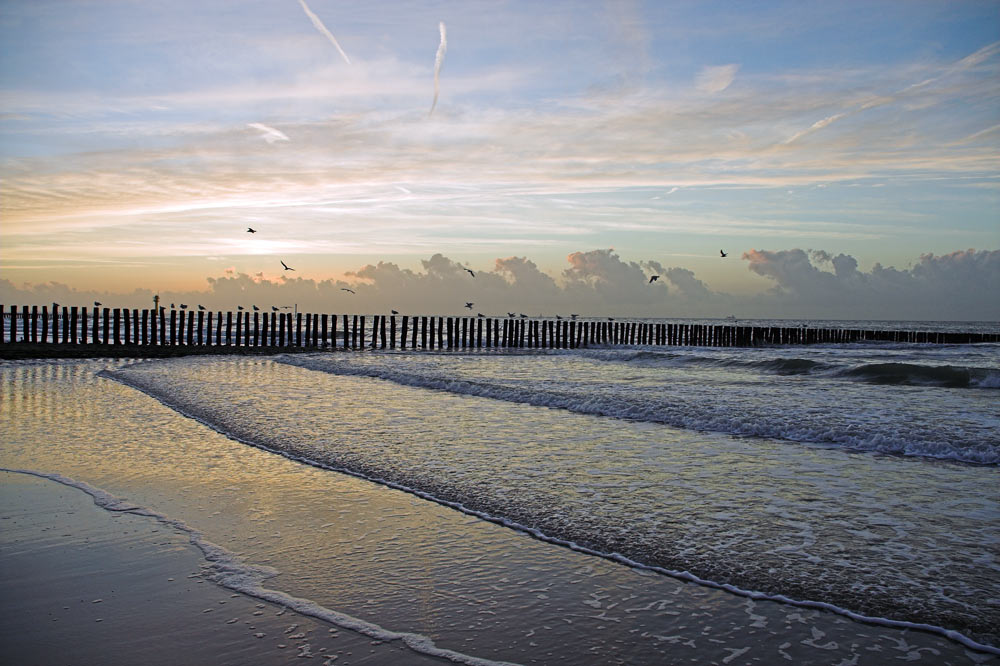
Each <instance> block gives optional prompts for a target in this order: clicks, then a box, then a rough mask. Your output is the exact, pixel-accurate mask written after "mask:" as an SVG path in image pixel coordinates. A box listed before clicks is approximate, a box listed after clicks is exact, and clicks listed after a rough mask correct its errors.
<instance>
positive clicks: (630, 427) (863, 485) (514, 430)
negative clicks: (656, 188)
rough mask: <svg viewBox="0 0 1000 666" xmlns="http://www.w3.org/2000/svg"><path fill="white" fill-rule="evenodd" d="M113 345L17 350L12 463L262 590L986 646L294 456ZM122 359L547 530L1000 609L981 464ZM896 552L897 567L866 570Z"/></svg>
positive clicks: (477, 610) (906, 645) (944, 618)
mask: <svg viewBox="0 0 1000 666" xmlns="http://www.w3.org/2000/svg"><path fill="white" fill-rule="evenodd" d="M105 365H108V364H104V363H100V362H77V363H62V364H30V363H23V364H4V365H3V366H2V373H3V384H2V387H0V399H2V400H0V404H2V408H3V413H4V415H5V418H4V419H3V423H2V430H0V433H2V435H3V437H2V439H3V445H2V448H0V451H2V459H0V462H2V464H3V466H5V467H27V468H32V469H40V470H42V471H49V472H59V473H62V474H66V475H68V476H72V477H74V478H79V479H80V480H83V481H86V482H87V483H91V484H93V485H96V486H99V487H101V488H104V489H106V490H108V491H109V492H112V493H114V494H116V495H119V496H123V497H126V498H127V499H128V500H130V501H132V502H136V503H138V504H141V505H143V506H149V507H153V508H155V509H156V510H157V511H160V512H162V513H164V514H166V515H169V516H172V517H176V518H178V519H181V520H184V521H185V522H187V523H188V524H190V525H192V526H193V527H195V528H197V529H199V530H201V531H203V532H204V533H205V534H206V536H207V537H208V538H210V539H211V540H212V541H214V542H215V543H218V544H220V545H221V546H223V547H225V548H227V549H229V550H230V551H232V552H233V553H237V554H238V555H239V556H240V557H241V558H244V559H245V560H246V561H247V562H249V563H253V564H256V565H268V566H272V567H275V568H276V569H277V570H279V571H280V572H281V573H280V574H279V575H278V576H277V577H276V578H273V579H269V580H267V581H265V584H266V585H267V586H269V587H271V588H275V589H279V590H282V591H284V592H287V593H289V594H293V595H296V596H298V597H302V598H306V599H310V600H312V601H314V602H316V603H317V604H320V605H322V606H324V607H326V608H332V609H336V610H337V611H338V612H341V613H346V614H348V615H351V616H353V617H356V618H362V619H365V620H369V621H372V622H375V623H377V624H378V625H380V626H383V627H388V628H391V629H392V630H396V631H413V632H418V633H420V634H423V635H426V636H429V637H431V638H433V640H434V641H435V643H436V644H438V645H441V646H445V647H447V648H449V649H453V650H457V651H459V652H463V653H470V654H475V655H477V656H479V657H485V658H490V659H504V660H512V661H521V662H527V661H532V660H538V661H540V662H548V663H559V662H564V663H626V662H627V663H685V662H691V663H706V662H708V661H712V660H715V661H718V662H722V661H724V660H725V659H726V658H727V657H731V658H732V659H731V660H730V662H731V661H732V660H733V659H739V661H737V663H740V662H741V661H743V660H746V661H749V660H750V659H752V658H758V659H761V660H763V661H766V662H768V663H774V662H776V661H778V660H781V661H785V660H787V659H791V660H794V662H796V663H824V664H825V663H839V662H841V661H843V662H844V663H880V661H879V660H878V657H880V656H881V657H884V656H885V655H892V656H903V657H910V658H917V659H920V658H922V659H926V660H927V661H928V663H970V662H974V661H976V660H979V659H986V658H987V655H982V654H978V653H969V652H967V651H966V650H965V649H964V648H963V647H962V646H961V645H959V644H958V643H954V642H951V641H948V640H945V639H943V638H940V637H935V636H932V635H929V634H925V633H922V632H912V631H900V630H897V629H890V628H887V627H880V626H871V625H866V624H859V623H856V622H853V621H850V620H848V619H846V618H843V617H837V616H834V615H831V614H829V613H825V612H821V611H817V610H813V609H804V608H796V607H794V606H788V605H782V604H777V603H772V602H763V601H752V600H749V599H746V598H741V597H737V596H734V595H732V594H729V593H727V592H724V591H721V590H716V589H710V588H706V587H704V586H698V585H692V584H685V583H681V582H678V581H676V580H674V579H672V578H670V577H668V576H663V575H658V574H652V573H648V572H642V571H638V570H635V569H630V568H628V567H624V566H621V565H620V564H616V563H613V562H608V561H606V560H603V559H599V558H595V557H592V556H588V555H584V554H579V553H573V552H572V551H570V550H568V549H566V548H562V547H559V546H555V545H552V544H549V543H545V542H542V541H538V540H535V539H531V538H529V537H527V536H525V535H524V534H519V533H517V532H514V531H512V530H510V529H507V528H504V527H501V526H497V525H493V524H490V523H488V522H484V521H482V520H479V519H477V518H474V517H470V516H468V515H465V514H462V513H459V512H457V511H454V510H453V509H448V508H445V507H442V506H439V505H436V504H432V503H430V502H427V501H425V500H423V499H420V498H418V497H415V496H413V495H410V494H405V493H401V492H398V491H393V490H389V489H386V488H385V487H383V486H378V485H373V484H370V483H368V482H365V481H362V480H360V479H356V478H351V477H348V476H344V475H342V474H337V473H333V472H330V471H326V470H322V469H317V468H314V467H308V466H306V465H303V464H301V463H297V462H293V461H291V460H287V459H284V458H280V457H277V456H274V455H272V454H268V453H266V452H263V451H261V450H258V449H254V448H251V447H247V446H246V445H244V444H240V443H238V442H236V441H234V440H233V439H231V438H228V437H225V436H222V435H221V434H219V433H218V432H213V431H212V430H209V429H208V428H206V427H205V426H203V425H201V424H199V423H197V422H194V421H192V420H190V419H188V418H184V417H183V416H180V415H179V414H178V413H177V412H176V411H173V410H171V409H168V408H167V407H166V406H164V404H161V403H160V402H157V401H155V400H153V399H151V398H150V397H148V396H147V395H143V394H142V393H139V392H137V391H135V390H133V389H131V388H128V387H127V386H123V385H121V384H119V383H117V382H114V381H111V380H109V379H105V378H101V377H96V376H95V373H96V372H97V371H98V370H100V369H101V368H102V367H105ZM114 375H115V376H116V377H118V378H120V379H122V380H123V381H129V382H132V383H135V384H140V383H141V384H143V385H144V387H145V390H147V391H149V392H150V393H155V394H156V395H157V396H158V397H159V398H160V399H161V400H163V401H165V402H170V403H171V404H174V405H175V406H176V407H178V408H181V409H183V410H184V411H185V412H190V413H197V416H198V417H199V418H201V419H203V420H205V421H206V422H209V423H211V425H212V426H213V427H215V428H217V429H219V430H226V431H227V432H230V433H231V434H232V435H234V436H239V437H241V438H245V439H248V440H253V441H254V442H255V443H258V444H261V445H265V446H271V447H274V448H276V449H278V448H280V449H282V450H284V451H287V452H292V453H297V454H300V455H301V454H308V455H310V456H312V457H317V458H319V457H325V458H324V459H326V460H327V461H328V462H334V463H336V464H342V465H345V466H350V467H351V468H352V469H353V470H354V471H356V472H360V473H366V474H370V475H372V476H375V475H381V476H386V477H390V478H396V477H398V478H396V480H397V481H400V482H406V483H407V484H412V486H413V487H415V488H420V489H421V490H423V491H425V492H429V493H434V494H436V495H440V496H441V498H442V499H446V498H448V495H447V494H448V493H454V494H455V496H456V498H457V499H460V500H461V501H463V502H464V503H467V504H468V505H469V506H470V507H475V508H484V509H488V510H489V511H490V512H491V513H492V514H493V515H494V516H497V517H504V518H509V519H513V520H519V521H523V522H524V524H526V525H529V524H530V525H535V524H536V523H535V522H531V521H535V520H536V519H540V520H539V521H537V522H538V523H539V524H540V525H541V527H543V528H545V530H546V532H548V531H552V532H556V531H558V530H560V529H562V530H568V531H573V530H578V531H579V532H580V533H581V535H583V536H585V537H587V538H586V539H583V538H581V539H580V541H581V542H585V543H589V544H591V545H594V546H602V547H604V546H607V547H608V548H609V549H612V550H624V549H623V548H617V547H616V546H618V545H621V546H627V547H632V546H634V545H636V544H638V546H639V548H637V549H636V550H637V554H639V555H643V557H647V556H648V557H650V558H652V557H661V556H663V557H676V558H680V560H681V561H684V562H690V563H693V564H698V565H700V564H702V563H704V565H705V569H706V570H705V571H698V572H699V573H704V574H706V575H707V576H709V577H713V578H715V579H722V578H726V577H731V578H730V579H729V580H735V581H736V582H739V583H741V584H746V581H750V582H756V581H758V580H763V581H765V582H766V581H771V582H772V583H773V586H774V589H773V590H772V591H775V592H778V593H783V594H790V593H791V592H793V591H794V586H795V585H799V586H801V587H803V588H804V589H806V590H807V591H810V592H811V591H820V592H822V593H823V594H824V595H825V598H824V600H829V599H832V598H833V596H832V595H834V594H842V595H843V596H844V598H845V599H846V601H852V602H853V601H857V603H858V605H861V604H864V603H870V604H873V605H875V606H876V610H882V609H884V610H888V611H892V612H896V611H901V612H902V611H905V612H907V613H909V612H911V611H914V613H917V612H919V613H922V615H921V617H927V618H929V619H932V620H933V621H934V623H936V624H942V625H945V626H946V627H949V628H957V627H962V628H963V629H966V630H967V631H968V633H970V634H973V635H977V634H976V632H977V631H978V625H977V624H976V623H977V622H983V623H986V622H992V619H993V618H994V617H995V615H991V613H995V607H994V608H993V609H992V610H991V607H990V606H988V605H984V603H983V600H984V599H990V598H994V599H995V598H997V597H998V595H997V594H995V592H993V590H994V589H995V586H996V584H997V575H996V569H995V563H994V562H993V561H992V553H995V552H996V548H995V544H996V541H995V533H994V532H993V531H992V526H995V525H996V520H995V517H996V498H995V491H993V490H992V486H986V485H985V484H986V483H987V482H988V481H989V480H990V479H991V478H993V477H990V474H995V469H993V468H988V467H987V468H984V467H970V466H968V465H955V464H953V463H931V464H927V463H926V461H913V460H908V459H903V458H895V457H874V456H871V455H868V454H851V453H847V452H844V451H841V450H829V449H816V448H809V447H802V446H799V445H794V444H791V443H789V442H776V441H768V440H759V439H754V440H747V439H733V438H731V437H729V436H723V435H710V434H705V433H701V434H699V433H692V432H690V431H679V430H676V429H672V428H670V427H668V426H664V425H663V424H657V423H644V422H624V421H621V420H611V419H607V418H602V417H597V416H593V415H581V414H575V413H570V412H567V411H565V410H555V409H550V408H544V407H536V406H531V405H522V404H513V403H509V402H504V401H498V400H491V399H485V398H479V397H472V396H466V395H456V394H450V393H441V392H430V391H428V390H426V389H420V388H414V387H409V386H400V385H398V384H394V383H389V382H385V381H383V380H378V379H372V378H368V377H354V376H337V375H333V374H330V373H328V372H316V371H312V370H307V369H303V368H299V367H293V366H290V365H288V364H287V363H276V362H274V361H271V360H259V359H253V360H250V359H237V360H232V359H218V358H217V359H197V360H191V359H176V360H171V361H166V362H161V361H156V362H143V363H139V364H137V365H135V366H133V367H130V368H126V369H123V370H120V371H116V372H115V373H114ZM960 472H961V473H960ZM980 475H981V476H980ZM994 480H995V478H994ZM946 483H952V484H953V485H952V487H951V490H950V493H949V497H951V498H952V499H951V502H950V503H948V502H941V496H940V495H939V491H941V490H943V488H944V485H943V484H946ZM954 484H958V485H957V486H956V485H954ZM956 488H960V489H961V492H960V493H958V492H956ZM959 495H960V496H959ZM480 503H481V504H480ZM664 503H665V504H664ZM636 507H640V509H641V510H637V509H636ZM921 511H922V512H923V515H922V516H921V515H920V513H919V512H921ZM623 516H624V517H626V518H627V519H628V520H630V521H632V523H631V525H630V526H629V525H625V526H623V525H622V524H621V522H620V521H621V520H622V517H623ZM963 517H964V518H963ZM918 518H919V519H918ZM927 518H931V519H930V520H927ZM963 521H964V522H963ZM573 534H575V532H573ZM594 535H598V537H595V536H594ZM567 536H572V535H567ZM574 538H575V537H574ZM838 543H839V544H840V545H841V546H842V548H839V549H838V548H836V547H834V544H838ZM886 557H890V558H893V564H892V565H891V566H883V567H882V568H881V569H880V570H878V571H876V572H875V573H873V574H872V575H871V577H870V578H868V577H866V575H867V572H865V571H864V570H863V568H864V567H868V566H872V565H876V564H877V563H878V562H879V561H881V560H882V559H883V558H886ZM817 558H818V559H817ZM760 559H762V560H763V561H764V562H765V563H768V566H767V569H765V568H763V565H761V564H759V563H758V560H760ZM684 568H689V569H692V570H695V569H696V567H694V566H691V567H684ZM770 569H774V570H775V571H770ZM897 569H898V570H899V571H901V572H902V573H898V574H893V571H894V570H897ZM779 574H780V575H779ZM813 578H815V579H816V580H815V581H813V580H811V579H813ZM838 579H840V580H838ZM841 583H846V584H841ZM864 585H867V588H864V587H861V586H864ZM924 585H929V586H930V588H929V589H928V590H926V591H921V590H918V589H917V588H918V587H921V586H924ZM746 586H747V587H749V588H751V589H762V588H763V586H754V585H746ZM908 588H912V589H908ZM790 596H795V595H794V594H790ZM897 596H901V597H902V599H904V600H912V603H911V602H910V601H907V602H906V603H899V602H897V601H896V597H897ZM802 598H815V595H812V596H803V597H802ZM845 605H846V603H845ZM886 614H887V615H890V616H891V613H886ZM915 616H916V615H915V614H914V615H913V616H911V617H915ZM963 623H964V624H963ZM994 626H995V625H994ZM986 633H987V632H979V634H984V635H985V634H986ZM786 655H787V657H786ZM730 662H727V663H730Z"/></svg>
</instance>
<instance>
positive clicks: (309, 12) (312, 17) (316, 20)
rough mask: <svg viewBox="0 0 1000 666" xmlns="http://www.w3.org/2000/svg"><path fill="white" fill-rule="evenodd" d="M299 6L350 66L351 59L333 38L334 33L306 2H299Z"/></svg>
mask: <svg viewBox="0 0 1000 666" xmlns="http://www.w3.org/2000/svg"><path fill="white" fill-rule="evenodd" d="M299 4H300V5H302V11H304V12H305V13H306V16H308V17H309V20H310V21H312V24H313V25H314V26H316V29H317V30H319V32H320V34H322V35H323V36H324V37H326V38H327V39H328V40H330V43H331V44H333V45H334V46H336V47H337V50H338V51H339V52H340V55H341V56H343V58H344V62H346V63H347V64H348V65H350V64H351V59H350V58H348V57H347V54H346V53H344V49H342V48H340V43H339V42H338V41H337V38H336V37H334V36H333V33H331V32H330V31H329V30H327V28H326V26H325V25H323V21H321V20H320V18H319V17H318V16H316V15H315V14H314V13H313V11H312V10H311V9H309V5H307V4H306V0H299Z"/></svg>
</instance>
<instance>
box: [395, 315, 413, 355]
mask: <svg viewBox="0 0 1000 666" xmlns="http://www.w3.org/2000/svg"><path fill="white" fill-rule="evenodd" d="M409 328H410V315H403V324H402V328H401V329H400V331H399V348H400V349H404V350H405V349H406V334H407V333H409V332H410V331H409ZM414 330H416V329H414Z"/></svg>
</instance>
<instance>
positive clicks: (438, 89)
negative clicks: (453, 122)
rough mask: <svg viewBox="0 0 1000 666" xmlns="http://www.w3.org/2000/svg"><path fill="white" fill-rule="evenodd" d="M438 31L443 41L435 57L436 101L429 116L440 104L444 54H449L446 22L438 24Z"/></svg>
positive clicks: (432, 104)
mask: <svg viewBox="0 0 1000 666" xmlns="http://www.w3.org/2000/svg"><path fill="white" fill-rule="evenodd" d="M438 31H439V32H440V33H441V41H440V43H439V44H438V50H437V54H436V55H435V56H434V101H433V102H431V110H430V112H428V114H427V115H431V114H433V113H434V107H436V106H437V103H438V94H439V93H440V92H441V66H442V65H443V64H444V54H445V53H447V52H448V34H447V32H446V30H445V27H444V21H441V22H440V23H438Z"/></svg>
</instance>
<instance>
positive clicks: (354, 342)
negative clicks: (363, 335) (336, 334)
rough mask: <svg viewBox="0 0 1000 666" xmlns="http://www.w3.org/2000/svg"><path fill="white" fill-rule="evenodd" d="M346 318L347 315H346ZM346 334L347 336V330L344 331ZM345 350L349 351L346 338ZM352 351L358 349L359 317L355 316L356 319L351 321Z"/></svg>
mask: <svg viewBox="0 0 1000 666" xmlns="http://www.w3.org/2000/svg"><path fill="white" fill-rule="evenodd" d="M345 317H346V315H345ZM344 334H345V335H346V334H347V329H346V328H345V329H344ZM344 348H345V349H347V338H346V337H345V338H344ZM350 348H351V349H357V348H358V315H354V319H352V320H351V347H350Z"/></svg>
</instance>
